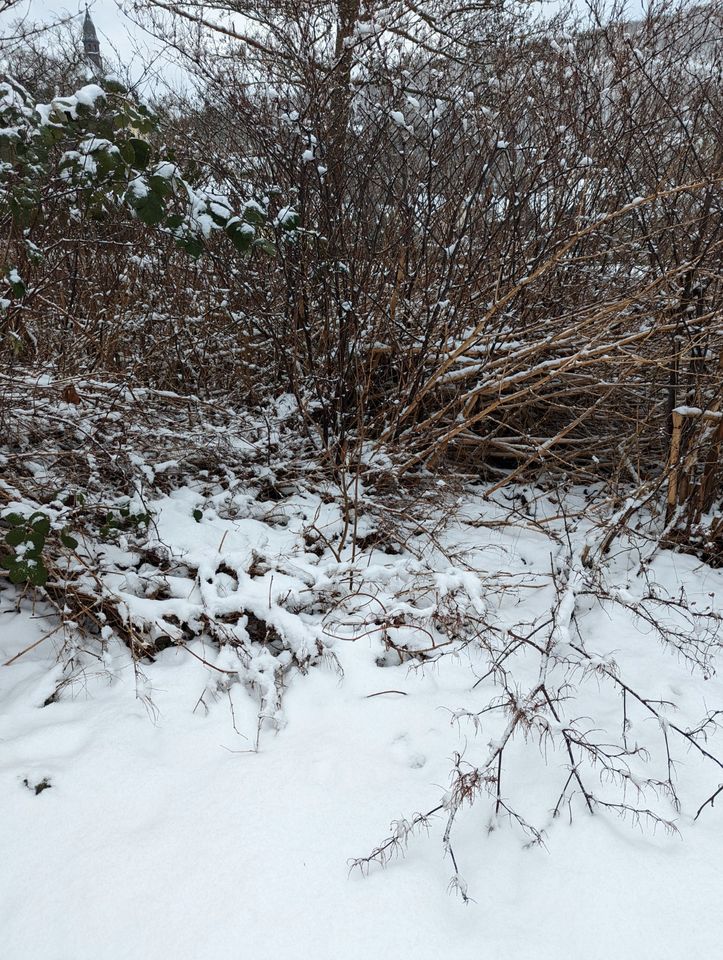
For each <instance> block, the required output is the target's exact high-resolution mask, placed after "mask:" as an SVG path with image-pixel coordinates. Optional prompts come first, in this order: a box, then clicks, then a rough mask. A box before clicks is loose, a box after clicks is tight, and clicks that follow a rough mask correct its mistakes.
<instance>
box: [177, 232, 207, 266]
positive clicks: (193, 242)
mask: <svg viewBox="0 0 723 960" xmlns="http://www.w3.org/2000/svg"><path fill="white" fill-rule="evenodd" d="M176 241H177V242H178V245H179V246H180V247H181V249H183V250H185V251H186V253H188V254H190V255H191V256H192V257H193V258H194V259H195V260H197V259H198V258H199V257H200V256H201V254H202V253H203V242H202V241H201V240H200V239H199V238H198V237H195V236H194V235H193V234H190V233H189V234H187V235H186V236H183V237H176Z"/></svg>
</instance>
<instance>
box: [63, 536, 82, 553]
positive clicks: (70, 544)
mask: <svg viewBox="0 0 723 960" xmlns="http://www.w3.org/2000/svg"><path fill="white" fill-rule="evenodd" d="M60 542H61V543H62V544H63V546H64V547H67V548H68V549H69V550H75V549H76V547H77V546H78V541H77V540H76V539H75V537H71V536H70V534H69V533H61V534H60Z"/></svg>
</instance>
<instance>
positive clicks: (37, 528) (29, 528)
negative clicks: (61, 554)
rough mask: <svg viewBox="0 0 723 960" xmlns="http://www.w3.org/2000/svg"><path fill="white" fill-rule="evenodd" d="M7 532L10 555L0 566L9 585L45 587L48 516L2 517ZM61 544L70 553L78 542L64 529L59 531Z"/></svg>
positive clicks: (46, 578)
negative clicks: (6, 526) (5, 573)
mask: <svg viewBox="0 0 723 960" xmlns="http://www.w3.org/2000/svg"><path fill="white" fill-rule="evenodd" d="M4 520H5V522H6V523H7V524H8V526H9V527H10V529H9V530H8V532H7V533H6V534H5V543H6V544H7V545H8V547H10V548H11V549H12V553H9V554H5V555H4V556H2V557H1V558H0V565H2V567H3V569H5V570H7V573H8V576H9V578H10V582H11V583H16V584H22V583H27V584H30V585H31V586H33V587H44V586H45V584H46V583H47V582H48V566H47V563H46V560H45V558H44V556H43V551H44V550H45V547H46V544H47V540H48V536H49V534H50V530H51V526H50V517H49V516H48V515H47V514H45V513H43V512H42V511H40V510H36V511H35V513H31V514H30V516H27V517H24V516H22V515H21V514H19V513H11V514H8V515H7V516H6V517H5V518H4ZM59 537H60V542H61V543H62V544H63V546H64V547H67V548H68V549H69V550H75V549H76V547H77V546H78V541H77V540H76V539H75V537H73V536H72V535H71V534H70V533H69V532H68V531H67V529H62V530H60V532H59Z"/></svg>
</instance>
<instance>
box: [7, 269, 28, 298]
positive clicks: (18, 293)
mask: <svg viewBox="0 0 723 960" xmlns="http://www.w3.org/2000/svg"><path fill="white" fill-rule="evenodd" d="M6 278H7V282H8V283H9V285H10V289H11V290H12V292H13V296H14V297H24V296H25V294H26V293H27V290H26V289H25V284H24V283H23V281H22V280H21V279H20V275H19V274H18V272H17V270H10V271H8V273H7V276H6Z"/></svg>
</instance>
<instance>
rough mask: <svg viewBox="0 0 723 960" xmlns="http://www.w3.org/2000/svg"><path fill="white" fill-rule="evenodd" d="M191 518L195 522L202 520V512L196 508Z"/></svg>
mask: <svg viewBox="0 0 723 960" xmlns="http://www.w3.org/2000/svg"><path fill="white" fill-rule="evenodd" d="M193 519H194V520H195V521H196V523H200V522H201V520H203V513H202V512H201V511H200V510H198V509H196V510H194V511H193Z"/></svg>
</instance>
